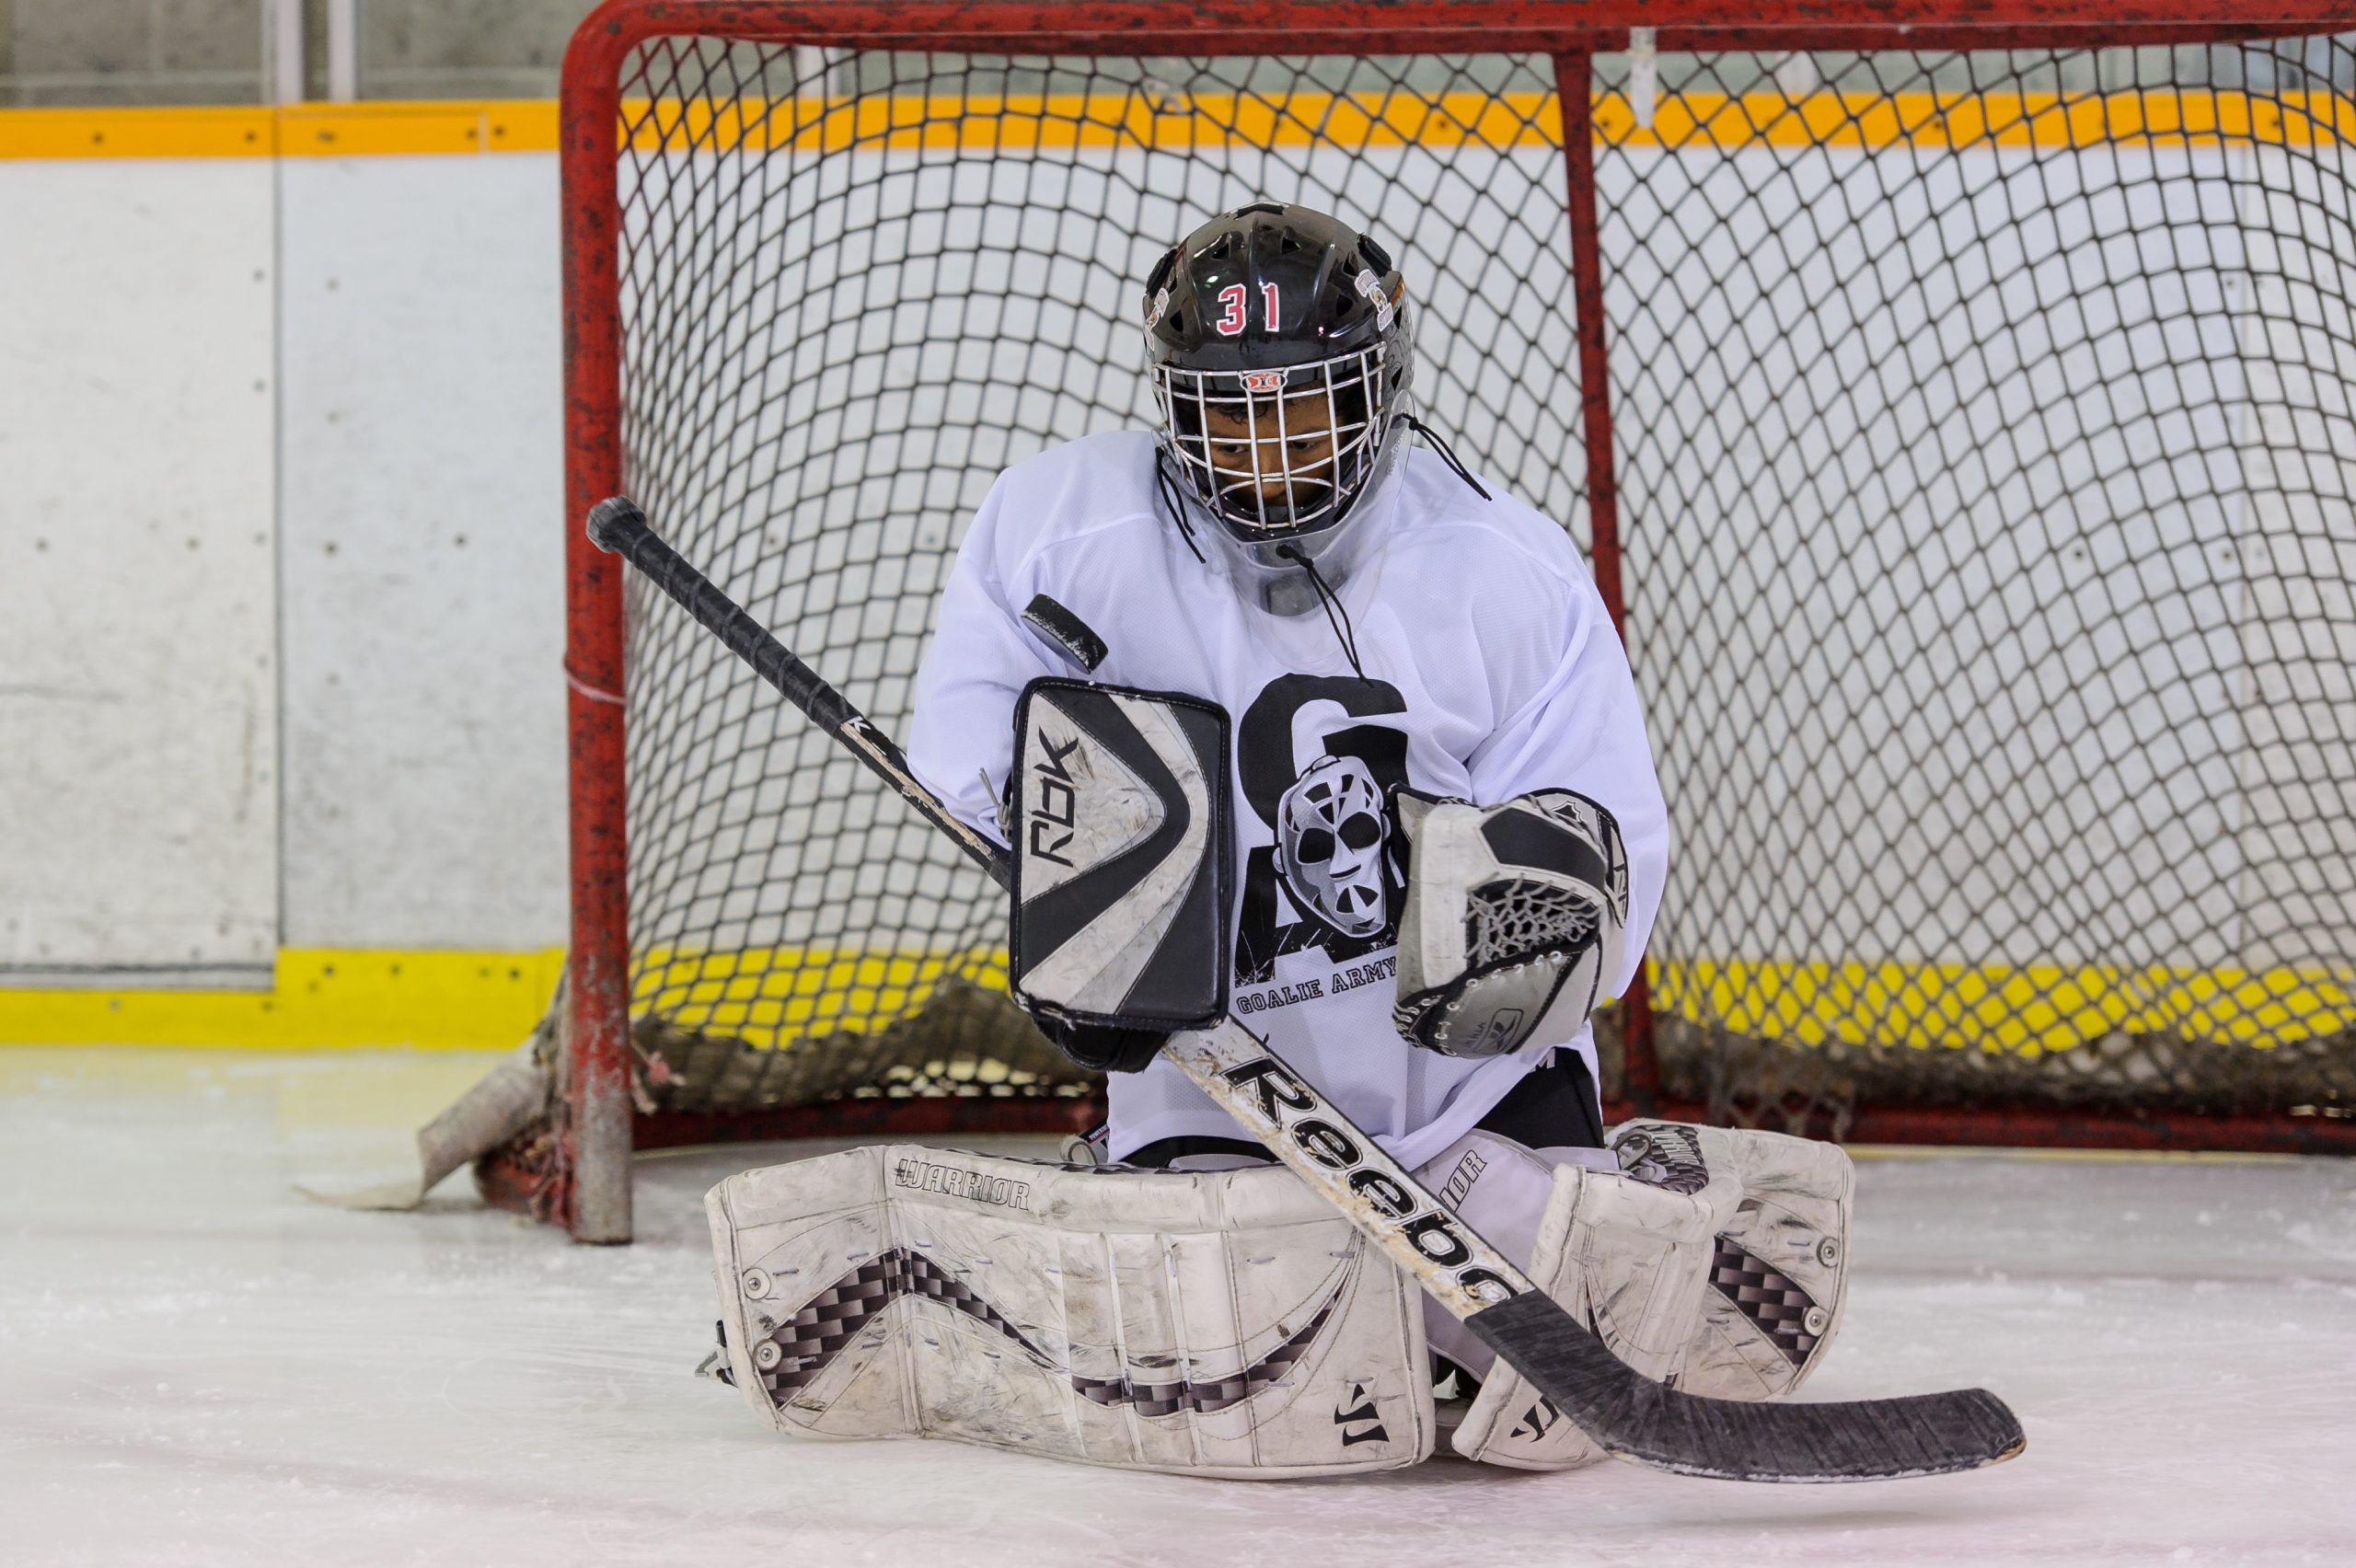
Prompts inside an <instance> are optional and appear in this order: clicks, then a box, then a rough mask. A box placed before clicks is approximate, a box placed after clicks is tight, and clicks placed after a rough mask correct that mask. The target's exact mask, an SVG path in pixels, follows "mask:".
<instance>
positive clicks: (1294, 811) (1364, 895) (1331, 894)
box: [1276, 756, 1391, 937]
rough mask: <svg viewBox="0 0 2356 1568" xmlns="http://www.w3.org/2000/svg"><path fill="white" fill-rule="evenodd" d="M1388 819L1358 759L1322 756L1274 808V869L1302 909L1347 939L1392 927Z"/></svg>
mask: <svg viewBox="0 0 2356 1568" xmlns="http://www.w3.org/2000/svg"><path fill="white" fill-rule="evenodd" d="M1390 842H1391V818H1390V815H1389V813H1388V812H1387V811H1386V809H1385V807H1384V803H1383V799H1382V789H1381V786H1380V785H1379V784H1377V783H1376V782H1375V778H1374V774H1373V772H1372V770H1371V769H1369V767H1367V765H1366V764H1365V763H1363V762H1361V761H1359V760H1358V759H1357V757H1354V756H1324V757H1320V758H1318V759H1317V761H1315V762H1314V763H1312V764H1311V765H1310V767H1309V769H1308V771H1306V772H1304V773H1303V774H1302V775H1301V776H1300V777H1299V778H1298V779H1296V780H1294V782H1293V786H1292V788H1291V789H1289V790H1286V791H1285V793H1284V798H1283V800H1281V801H1278V802H1277V805H1276V869H1277V870H1278V871H1279V872H1281V873H1282V875H1283V877H1284V880H1285V889H1286V891H1287V892H1288V893H1289V894H1292V898H1293V902H1294V903H1296V904H1298V905H1300V906H1301V907H1302V908H1303V909H1305V910H1307V911H1309V912H1310V913H1311V914H1313V915H1315V916H1316V917H1317V918H1319V919H1320V920H1322V921H1323V922H1325V924H1327V925H1328V926H1331V927H1332V928H1334V930H1336V931H1338V932H1340V933H1341V934H1342V935H1343V936H1345V937H1370V936H1372V935H1374V934H1375V933H1376V932H1377V931H1380V930H1381V929H1382V928H1383V927H1384V926H1386V925H1387V924H1389V923H1390V918H1391V900H1390V893H1389V889H1388V888H1387V887H1386V886H1385V884H1384V882H1383V873H1382V856H1383V850H1384V849H1385V848H1386V847H1388V846H1389V845H1390Z"/></svg>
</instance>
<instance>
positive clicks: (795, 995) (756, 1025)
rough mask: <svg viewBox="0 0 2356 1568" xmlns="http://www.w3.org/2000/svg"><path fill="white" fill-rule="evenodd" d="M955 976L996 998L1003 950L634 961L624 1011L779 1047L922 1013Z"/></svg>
mask: <svg viewBox="0 0 2356 1568" xmlns="http://www.w3.org/2000/svg"><path fill="white" fill-rule="evenodd" d="M952 973H954V974H958V975H960V976H962V977H963V978H964V979H967V980H970V981H972V982H974V983H976V984H977V985H981V986H987V987H989V988H990V989H992V990H996V991H1003V990H1005V989H1006V973H1007V954H1006V950H1005V949H1004V948H997V949H992V950H988V951H983V952H980V953H974V954H967V955H963V956H962V958H961V955H958V954H955V953H950V952H941V951H930V952H927V951H893V950H889V949H884V950H877V949H862V948H755V949H748V950H745V951H737V952H689V951H671V950H665V951H658V952H655V953H653V954H651V955H649V956H648V957H647V958H645V959H642V960H641V963H640V967H639V971H638V976H637V981H636V983H635V984H634V985H633V986H632V987H631V995H630V1010H631V1011H632V1012H633V1013H640V1014H644V1013H654V1014H658V1015H660V1016H662V1017H663V1018H665V1019H668V1020H671V1021H672V1022H674V1023H676V1024H677V1025H678V1026H679V1027H681V1028H683V1029H690V1030H699V1031H704V1032H710V1033H714V1034H725V1035H732V1036H733V1037H735V1038H738V1039H742V1040H749V1041H751V1042H753V1043H755V1044H756V1045H781V1044H787V1043H791V1042H793V1041H795V1040H799V1039H803V1038H805V1037H807V1036H812V1035H826V1034H834V1033H837V1032H849V1033H854V1034H869V1033H872V1032H875V1031H876V1030H879V1029H882V1028H883V1027H884V1026H885V1025H887V1024H889V1023H891V1022H892V1021H893V1020H895V1019H897V1018H899V1017H900V1016H901V1015H902V1014H903V1013H906V1012H907V1011H908V1010H909V1009H913V1008H916V1007H919V1006H921V1005H922V1004H923V1003H924V1002H925V1000H926V999H927V998H928V997H930V996H931V995H932V993H933V991H934V989H935V988H936V987H937V986H939V985H940V984H941V980H942V979H943V978H944V977H945V976H947V975H949V974H952Z"/></svg>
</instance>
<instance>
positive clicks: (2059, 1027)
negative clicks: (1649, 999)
mask: <svg viewBox="0 0 2356 1568" xmlns="http://www.w3.org/2000/svg"><path fill="white" fill-rule="evenodd" d="M1655 975H1656V980H1655V983H1654V986H1653V992H1652V995H1653V1001H1654V1005H1655V1006H1656V1007H1658V1008H1660V1009H1664V1010H1666V1011H1671V1012H1675V1013H1677V1014H1679V1015H1680V1016H1681V1017H1684V1018H1688V1019H1692V1020H1695V1021H1697V1022H1702V1021H1706V1022H1710V1023H1715V1024H1719V1025H1722V1026H1723V1027H1725V1028H1726V1029H1727V1030H1729V1031H1731V1032H1735V1033H1738V1034H1749V1035H1755V1036H1758V1037H1760V1038H1762V1039H1768V1040H1780V1041H1784V1042H1788V1043H1793V1044H1799V1045H1822V1044H1825V1043H1828V1042H1839V1043H1845V1044H1868V1043H1871V1044H1882V1045H1908V1046H1913V1047H1916V1048H1919V1049H1923V1050H1952V1049H1970V1050H1980V1051H1988V1052H1998V1053H2003V1054H2005V1055H2021V1056H2036V1055H2049V1054H2051V1053H2055V1052H2061V1051H2067V1050H2070V1049H2072V1048H2073V1047H2075V1046H2078V1045H2082V1044H2084V1043H2086V1042H2087V1041H2090V1040H2096V1039H2099V1038H2101V1037H2103V1036H2104V1035H2108V1034H2146V1033H2148V1034H2159V1035H2170V1036H2181V1037H2183V1038H2186V1039H2189V1040H2196V1041H2200V1042H2203V1043H2212V1044H2220V1045H2246V1046H2248V1047H2250V1048H2252V1049H2258V1050H2262V1049H2264V1048H2266V1047H2268V1046H2269V1045H2281V1044H2290V1043H2294V1042H2297V1041H2302V1040H2312V1039H2316V1038H2318V1037H2321V1036H2326V1035H2331V1034H2336V1033H2339V1032H2341V1031H2343V1030H2348V1029H2351V1028H2356V972H2351V971H2350V970H2346V969H2343V970H2341V971H2340V972H2339V973H2338V974H2331V973H2327V972H2324V971H2320V970H2314V971H2306V970H2297V969H2268V970H2257V971H2250V970H2241V969H2222V968H2221V969H2198V968H2168V967H2154V968H2148V969H2140V970H2121V969H2103V968H2093V967H2085V968H2063V967H2061V966H2058V965H2055V966H2048V965H2023V966H2018V967H2000V966H1975V965H1968V964H1926V963H1859V962H1851V963H1831V962H1823V963H1765V962H1752V961H1748V960H1740V959H1726V960H1693V961H1687V962H1683V963H1666V964H1657V965H1655Z"/></svg>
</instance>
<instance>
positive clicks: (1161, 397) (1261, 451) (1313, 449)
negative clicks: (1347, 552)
mask: <svg viewBox="0 0 2356 1568" xmlns="http://www.w3.org/2000/svg"><path fill="white" fill-rule="evenodd" d="M1383 355H1384V350H1383V346H1382V345H1380V344H1376V345H1373V346H1370V347H1369V348H1366V349H1363V350H1358V351H1355V352H1350V353H1346V354H1337V355H1335V356H1334V357H1333V358H1331V359H1325V360H1316V361H1312V362H1311V363H1308V364H1296V365H1281V366H1271V367H1269V368H1267V369H1264V370H1243V371H1198V370H1188V369H1184V368H1183V367H1180V366H1176V365H1169V364H1160V365H1156V366H1154V367H1153V394H1154V401H1155V403H1156V404H1157V405H1158V406H1159V408H1160V409H1161V426H1162V434H1163V445H1164V446H1165V447H1166V448H1167V450H1168V451H1169V453H1170V455H1171V456H1172V457H1173V458H1174V459H1176V461H1177V464H1178V467H1179V470H1180V471H1181V472H1182V473H1184V475H1185V476H1186V478H1187V480H1188V482H1189V483H1190V484H1191V485H1192V486H1193V488H1194V490H1195V495H1196V496H1197V497H1198V498H1199V499H1200V500H1201V501H1202V502H1203V504H1204V505H1205V506H1206V507H1207V508H1208V509H1209V510H1210V512H1211V513H1212V514H1213V515H1214V516H1216V517H1218V519H1219V521H1220V522H1222V523H1224V524H1225V525H1227V527H1228V530H1229V532H1230V533H1231V534H1233V535H1234V536H1236V537H1238V538H1240V539H1244V540H1247V541H1250V540H1261V539H1278V538H1287V537H1290V536H1296V535H1299V534H1306V533H1312V532H1315V531H1316V530H1318V529H1321V528H1327V527H1331V526H1332V525H1334V523H1335V522H1337V521H1338V520H1339V519H1340V517H1341V515H1342V513H1344V512H1345V511H1346V510H1347V509H1348V507H1349V504H1350V502H1352V501H1353V500H1355V499H1356V498H1357V494H1358V492H1359V491H1360V490H1364V489H1365V488H1366V483H1367V479H1368V478H1369V476H1370V475H1371V474H1372V473H1373V472H1374V468H1375V462H1376V458H1377V457H1378V455H1380V449H1381V445H1382V438H1383V434H1384V432H1385V431H1386V430H1387V429H1388V428H1389V426H1390V424H1391V421H1392V417H1393V415H1394V414H1395V412H1396V410H1395V409H1392V407H1391V406H1390V405H1391V403H1392V400H1393V399H1392V398H1390V397H1389V396H1387V378H1386V377H1385V376H1384V375H1383Z"/></svg>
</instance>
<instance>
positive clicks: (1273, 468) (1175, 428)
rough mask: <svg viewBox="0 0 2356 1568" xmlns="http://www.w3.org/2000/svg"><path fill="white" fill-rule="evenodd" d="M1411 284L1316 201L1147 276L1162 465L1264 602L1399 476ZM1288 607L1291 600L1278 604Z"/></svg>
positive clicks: (1192, 242)
mask: <svg viewBox="0 0 2356 1568" xmlns="http://www.w3.org/2000/svg"><path fill="white" fill-rule="evenodd" d="M1405 292H1406V284H1405V280H1404V279H1403V277H1402V275H1401V274H1400V272H1399V270H1398V269H1397V268H1396V267H1395V266H1393V265H1392V260H1391V258H1390V256H1389V254H1388V253H1386V252H1385V251H1384V250H1383V248H1382V247H1381V246H1380V245H1379V244H1377V243H1376V242H1375V240H1374V239H1373V238H1372V237H1371V236H1367V235H1364V234H1360V233H1359V232H1357V230H1356V229H1354V228H1352V227H1350V226H1349V225H1345V224H1344V223H1342V222H1340V221H1339V220H1338V219H1335V218H1331V217H1328V216H1326V215H1325V214H1323V213H1316V212H1312V211H1311V210H1310V209H1308V208H1306V207H1297V206H1287V205H1284V204H1281V203H1278V202H1255V203H1253V205H1251V206H1247V207H1240V208H1238V209H1236V210H1235V211H1233V212H1231V213H1223V214H1221V215H1220V216H1218V217H1217V218H1214V219H1212V220H1211V221H1210V222H1209V223H1207V224H1205V225H1202V226H1201V227H1200V228H1198V229H1196V230H1195V232H1194V233H1192V234H1190V235H1188V236H1186V237H1185V238H1184V239H1183V240H1181V241H1180V242H1179V243H1178V244H1177V246H1176V247H1175V248H1172V250H1171V251H1170V252H1169V253H1168V254H1166V255H1165V256H1163V257H1162V259H1161V261H1160V262H1159V263H1158V264H1156V266H1155V267H1154V270H1153V271H1152V272H1151V274H1150V275H1149V277H1148V278H1147V280H1146V288H1145V322H1146V348H1147V355H1148V359H1149V366H1150V372H1151V375H1152V380H1153V393H1154V400H1155V403H1156V404H1157V406H1158V408H1159V409H1160V412H1161V463H1162V464H1163V466H1164V469H1165V472H1167V473H1168V474H1171V475H1173V476H1175V477H1176V484H1175V486H1174V487H1173V488H1174V489H1175V490H1177V491H1178V492H1179V493H1178V495H1177V496H1176V497H1175V498H1174V502H1173V504H1174V505H1176V506H1177V507H1179V508H1180V509H1181V511H1180V517H1179V521H1180V523H1181V525H1184V526H1186V527H1187V528H1188V530H1189V532H1190V534H1191V533H1193V532H1195V528H1194V520H1193V518H1192V517H1191V516H1190V515H1189V513H1191V512H1193V511H1194V510H1195V509H1199V511H1200V513H1202V514H1204V515H1205V516H1206V517H1207V520H1208V522H1209V523H1210V524H1211V525H1212V526H1209V527H1207V528H1205V529H1202V530H1201V532H1204V533H1207V534H1209V535H1210V536H1213V537H1215V538H1217V539H1218V540H1220V541H1221V542H1222V543H1223V544H1224V545H1225V546H1226V548H1227V553H1228V556H1229V559H1230V563H1231V564H1233V565H1234V566H1235V567H1236V568H1237V570H1238V571H1239V574H1240V575H1241V576H1242V577H1243V578H1244V579H1245V580H1247V581H1253V580H1256V581H1257V582H1258V585H1259V587H1260V590H1261V597H1262V598H1263V600H1264V601H1269V602H1270V607H1271V608H1280V610H1281V612H1282V613H1296V612H1298V611H1299V610H1301V609H1305V608H1307V607H1308V606H1309V605H1311V604H1312V603H1314V600H1313V599H1311V598H1310V597H1308V596H1305V595H1299V594H1295V595H1290V596H1284V595H1272V594H1271V593H1270V592H1269V590H1270V589H1271V588H1272V587H1273V586H1274V583H1275V582H1276V581H1277V580H1281V579H1286V578H1290V577H1298V576H1299V575H1301V574H1302V571H1303V570H1304V568H1305V566H1306V564H1307V563H1310V562H1316V563H1318V564H1319V566H1320V567H1321V568H1322V570H1323V571H1325V573H1326V575H1327V576H1328V577H1329V578H1334V579H1338V578H1339V577H1340V575H1342V572H1343V571H1344V570H1345V564H1346V563H1345V559H1343V557H1342V555H1341V554H1340V553H1339V552H1338V551H1337V547H1338V546H1339V545H1340V544H1341V543H1342V541H1343V539H1344V537H1345V535H1346V534H1347V533H1348V532H1349V531H1350V528H1351V525H1352V524H1353V523H1354V522H1355V521H1356V520H1357V517H1358V516H1359V514H1360V513H1362V512H1363V511H1364V510H1365V506H1364V503H1365V502H1366V501H1367V499H1368V498H1369V495H1370V494H1371V493H1372V492H1374V491H1375V490H1379V489H1380V486H1381V482H1382V480H1383V479H1384V478H1386V477H1387V476H1388V474H1389V473H1390V472H1391V471H1392V468H1393V467H1395V465H1396V463H1397V460H1398V455H1399V449H1400V446H1401V444H1402V442H1403V439H1404V432H1405V430H1406V417H1407V415H1408V414H1409V412H1410V411H1411V410H1410V408H1409V404H1408V399H1407V387H1408V384H1409V381H1410V379H1411V376H1412V371H1413V363H1412V362H1413V358H1414V343H1413V339H1412V337H1411V335H1410V332H1409V323H1408V312H1407V308H1406V306H1405V303H1404V298H1405ZM1278 599H1280V600H1281V604H1279V603H1277V602H1275V601H1276V600H1278Z"/></svg>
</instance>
